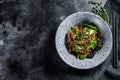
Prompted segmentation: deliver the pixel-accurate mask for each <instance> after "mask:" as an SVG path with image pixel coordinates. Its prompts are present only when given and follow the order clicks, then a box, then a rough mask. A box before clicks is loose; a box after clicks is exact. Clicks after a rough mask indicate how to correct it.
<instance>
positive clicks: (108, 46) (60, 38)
mask: <svg viewBox="0 0 120 80" xmlns="http://www.w3.org/2000/svg"><path fill="white" fill-rule="evenodd" d="M84 15H85V16H84ZM82 18H83V19H84V20H85V19H86V18H89V20H90V22H91V23H94V22H96V23H94V24H97V27H98V29H100V32H101V34H102V35H103V38H105V40H104V41H105V42H104V44H103V47H102V48H101V49H100V50H98V51H97V52H96V54H95V56H94V57H93V58H91V59H84V60H80V59H77V58H76V57H75V56H74V55H72V54H69V53H68V51H67V49H66V46H65V35H66V33H67V32H68V30H69V29H70V27H72V26H74V25H76V24H79V23H78V22H77V20H79V19H80V21H82ZM92 19H93V20H92ZM96 20H97V21H96ZM76 22H77V23H76ZM101 26H102V27H101ZM112 42H113V39H112V33H111V30H110V28H109V26H108V24H107V23H106V22H105V21H104V20H103V19H102V18H101V17H99V16H98V15H95V14H94V13H91V12H77V13H74V14H71V15H70V16H68V17H67V18H65V19H64V20H63V21H62V22H61V24H60V25H59V27H58V29H57V32H56V36H55V43H56V49H57V52H58V54H59V56H60V57H61V59H62V60H63V61H64V62H65V63H67V64H68V65H69V66H71V67H73V68H77V69H91V68H94V67H96V66H98V65H100V64H101V63H103V62H104V61H105V60H106V59H107V57H108V56H109V55H110V53H111V50H112V44H113V43H112ZM98 56H99V57H98Z"/></svg>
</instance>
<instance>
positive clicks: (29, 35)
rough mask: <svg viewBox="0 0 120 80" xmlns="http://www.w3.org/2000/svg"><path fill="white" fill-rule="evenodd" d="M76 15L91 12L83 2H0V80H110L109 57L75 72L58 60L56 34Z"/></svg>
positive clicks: (77, 0) (12, 0)
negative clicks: (58, 29) (89, 67)
mask: <svg viewBox="0 0 120 80" xmlns="http://www.w3.org/2000/svg"><path fill="white" fill-rule="evenodd" d="M79 11H91V7H90V5H88V4H87V0H0V80H110V79H111V80H114V79H115V78H116V76H113V75H112V76H111V75H109V74H108V73H106V68H107V67H108V64H111V61H110V59H111V57H109V58H108V59H107V60H106V61H105V62H104V63H103V64H101V65H100V66H98V67H96V68H93V69H91V70H77V69H73V68H71V67H69V66H67V65H66V64H65V63H64V62H63V61H62V60H61V59H60V57H59V56H58V54H57V51H56V48H55V33H56V30H57V28H58V26H59V24H60V23H61V21H62V20H63V19H64V17H66V16H68V15H70V14H72V13H75V12H79ZM117 78H119V77H118V76H117Z"/></svg>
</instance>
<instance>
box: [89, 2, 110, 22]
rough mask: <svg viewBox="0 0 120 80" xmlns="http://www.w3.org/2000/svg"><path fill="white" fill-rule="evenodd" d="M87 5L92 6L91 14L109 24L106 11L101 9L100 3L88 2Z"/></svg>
mask: <svg viewBox="0 0 120 80" xmlns="http://www.w3.org/2000/svg"><path fill="white" fill-rule="evenodd" d="M88 3H89V4H91V5H92V12H93V13H95V14H97V15H99V16H100V17H102V18H103V20H104V21H106V22H107V23H108V24H109V16H108V13H107V11H106V10H105V9H104V8H103V7H102V3H101V2H95V1H89V2H88Z"/></svg>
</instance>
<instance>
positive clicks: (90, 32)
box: [65, 23, 103, 59]
mask: <svg viewBox="0 0 120 80" xmlns="http://www.w3.org/2000/svg"><path fill="white" fill-rule="evenodd" d="M65 37H66V38H65V44H66V47H67V49H68V52H69V53H70V54H73V55H75V56H76V57H77V58H79V59H85V58H92V57H93V56H94V54H95V52H96V51H97V50H99V49H101V48H102V46H103V42H101V40H102V37H101V35H100V32H99V30H98V29H97V27H96V26H95V25H93V24H89V23H85V24H83V25H75V26H73V27H71V28H70V30H69V31H68V32H67V34H66V36H65Z"/></svg>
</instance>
